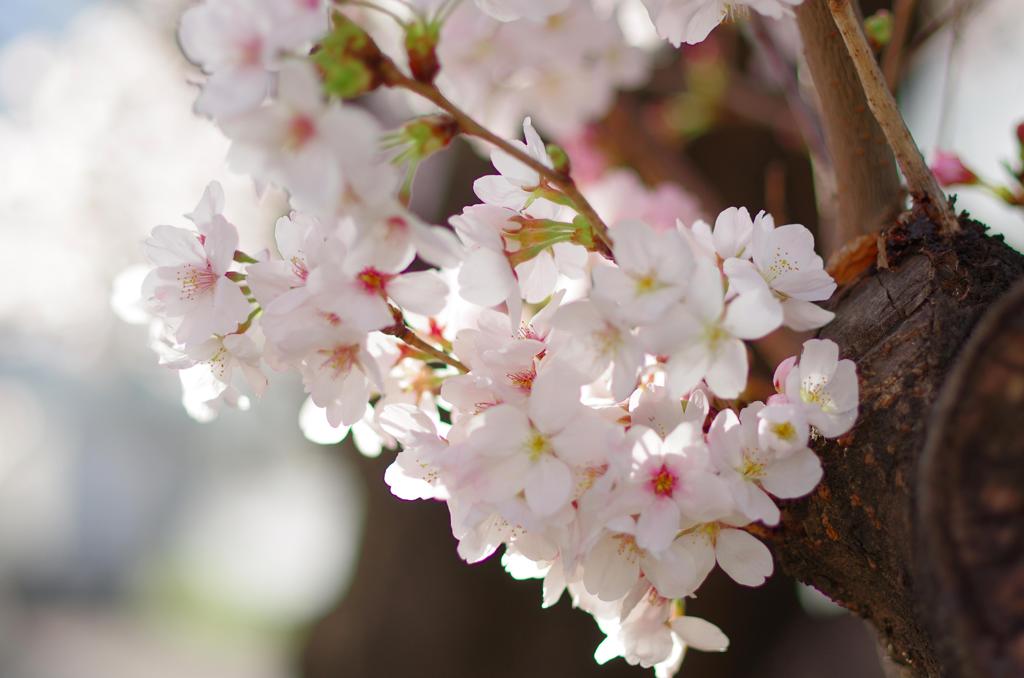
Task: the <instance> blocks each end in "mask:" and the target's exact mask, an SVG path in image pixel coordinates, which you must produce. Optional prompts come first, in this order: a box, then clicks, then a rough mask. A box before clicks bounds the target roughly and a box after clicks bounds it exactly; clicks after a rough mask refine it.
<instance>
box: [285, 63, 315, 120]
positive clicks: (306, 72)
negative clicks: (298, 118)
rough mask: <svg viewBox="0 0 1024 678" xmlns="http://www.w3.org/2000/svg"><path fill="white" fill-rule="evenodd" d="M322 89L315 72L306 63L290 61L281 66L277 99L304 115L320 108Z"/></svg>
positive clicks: (310, 65)
mask: <svg viewBox="0 0 1024 678" xmlns="http://www.w3.org/2000/svg"><path fill="white" fill-rule="evenodd" d="M322 92H323V88H322V86H321V84H320V79H319V78H318V77H317V74H316V70H315V68H314V67H313V65H312V64H311V63H309V62H308V61H302V60H299V59H290V60H288V61H286V62H285V63H284V65H283V66H281V72H280V75H279V76H278V79H277V98H278V100H280V101H282V102H284V103H286V104H288V105H289V106H290V107H291V108H293V109H296V110H298V111H302V112H304V113H310V112H318V111H319V109H320V108H321V107H322V105H323V103H322V96H323V95H322Z"/></svg>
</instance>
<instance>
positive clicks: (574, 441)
mask: <svg viewBox="0 0 1024 678" xmlns="http://www.w3.org/2000/svg"><path fill="white" fill-rule="evenodd" d="M616 433H618V430H617V429H616V428H615V427H614V425H613V424H611V423H609V422H607V421H606V420H604V419H603V418H601V417H600V416H599V415H596V414H592V413H591V412H589V411H587V410H583V412H582V413H579V414H577V415H576V416H574V417H573V418H572V419H570V420H569V422H568V423H567V424H566V426H565V428H564V429H562V431H561V432H560V433H558V434H557V435H555V436H553V437H552V438H551V446H552V447H553V448H554V449H555V452H557V453H558V457H559V458H560V459H563V460H565V461H566V462H567V463H569V464H572V465H573V466H591V465H596V464H603V463H605V462H606V461H607V459H608V456H609V454H610V453H611V451H612V449H613V447H614V446H615V445H616V444H618V443H617V436H616ZM620 435H621V434H620Z"/></svg>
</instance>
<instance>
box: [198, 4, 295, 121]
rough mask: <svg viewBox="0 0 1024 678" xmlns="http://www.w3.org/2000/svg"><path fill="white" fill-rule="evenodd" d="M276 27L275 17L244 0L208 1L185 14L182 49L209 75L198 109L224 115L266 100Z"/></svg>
mask: <svg viewBox="0 0 1024 678" xmlns="http://www.w3.org/2000/svg"><path fill="white" fill-rule="evenodd" d="M271 29H272V26H271V21H270V16H269V15H268V14H267V13H266V12H263V11H260V10H259V9H257V6H254V4H253V3H250V2H245V1H244V0H206V2H202V3H200V4H197V5H195V6H193V7H190V8H189V9H188V10H187V11H186V12H185V14H184V15H183V16H182V17H181V26H180V27H179V29H178V40H179V42H180V44H181V49H182V51H184V53H185V56H186V57H188V59H189V60H190V61H192V62H194V63H196V64H198V65H199V66H201V67H202V69H203V70H204V71H205V72H206V73H208V74H209V77H208V78H207V80H206V82H205V83H204V85H203V91H202V93H201V94H200V95H199V98H198V99H197V100H196V107H195V108H196V112H197V113H200V114H202V115H209V116H212V117H215V118H221V117H226V116H230V115H236V114H238V113H242V112H243V111H247V110H251V109H253V108H255V107H256V106H258V105H259V104H260V103H262V101H263V99H264V97H265V96H266V95H267V93H268V91H269V90H270V85H271V83H272V82H273V75H272V74H271V72H270V69H271V67H272V65H273V62H274V57H275V55H274V48H275V46H274V44H273V41H272V40H271V37H270V34H271Z"/></svg>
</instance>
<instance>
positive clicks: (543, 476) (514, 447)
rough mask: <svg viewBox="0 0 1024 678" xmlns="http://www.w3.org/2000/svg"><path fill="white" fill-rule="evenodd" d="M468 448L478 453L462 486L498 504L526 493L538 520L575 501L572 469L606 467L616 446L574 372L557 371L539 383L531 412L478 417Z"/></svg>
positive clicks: (508, 408)
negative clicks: (582, 397)
mask: <svg viewBox="0 0 1024 678" xmlns="http://www.w3.org/2000/svg"><path fill="white" fill-rule="evenodd" d="M474 424H475V427H474V429H473V430H472V433H471V434H470V438H469V440H468V444H469V445H471V446H472V447H473V449H474V450H475V451H476V455H477V456H476V458H475V459H474V462H475V463H474V464H473V465H472V468H471V469H470V470H469V471H468V472H466V473H465V474H464V475H463V477H462V478H461V480H460V485H461V488H458V489H453V491H467V490H468V491H471V493H472V495H473V496H474V497H476V498H479V499H486V500H488V501H490V502H492V503H500V502H502V501H505V500H508V499H512V498H513V497H515V496H516V495H517V494H519V493H520V492H523V493H524V496H525V499H526V504H527V506H528V507H529V509H530V510H531V511H533V512H534V513H535V514H536V515H538V516H550V515H552V514H554V513H555V512H556V511H558V510H559V509H561V508H564V507H565V506H566V505H567V504H568V502H569V501H570V499H571V497H572V489H573V482H572V471H571V468H570V467H571V466H587V465H592V464H595V463H601V462H602V461H603V457H604V456H605V455H606V454H607V451H608V446H609V445H610V443H611V436H610V433H611V432H610V430H609V428H610V427H608V426H606V425H604V424H603V421H602V420H601V419H600V418H599V417H597V416H595V415H593V414H592V413H590V411H589V410H587V409H586V408H584V407H583V406H582V405H580V403H579V385H578V384H577V383H576V382H575V380H574V379H573V377H572V373H571V372H569V371H568V370H566V369H564V368H558V367H552V368H549V369H547V370H544V371H542V372H541V373H540V374H538V375H537V377H536V379H534V381H533V384H532V388H531V391H530V395H529V397H528V399H527V402H526V406H525V409H520V408H519V407H516V406H514V405H496V406H494V407H491V408H488V409H486V410H485V411H483V412H482V413H481V414H479V415H477V417H476V418H475V419H474Z"/></svg>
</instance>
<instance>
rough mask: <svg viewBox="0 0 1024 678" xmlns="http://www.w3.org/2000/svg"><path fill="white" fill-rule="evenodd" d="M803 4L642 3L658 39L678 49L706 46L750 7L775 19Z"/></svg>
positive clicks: (755, 0) (776, 0)
mask: <svg viewBox="0 0 1024 678" xmlns="http://www.w3.org/2000/svg"><path fill="white" fill-rule="evenodd" d="M802 1H803V0H740V1H739V2H737V1H736V0H643V3H644V5H646V6H647V11H648V12H650V15H651V20H652V21H653V22H654V25H655V27H656V28H657V29H658V35H660V36H661V37H663V38H665V39H667V40H668V41H669V42H671V43H672V44H673V45H675V46H676V47H678V46H679V45H681V44H682V43H686V44H689V45H693V44H696V43H698V42H703V41H704V39H705V38H707V37H708V35H709V34H710V33H711V31H712V30H714V29H715V27H716V26H718V24H720V23H722V21H724V20H725V19H726V18H727V17H728V16H729V15H730V14H731V13H732V12H736V11H738V10H739V9H741V8H743V7H750V8H751V9H753V10H754V11H756V12H758V13H759V14H763V15H765V16H767V17H771V18H773V19H780V18H782V17H783V16H787V15H789V14H792V9H791V7H793V6H795V5H799V4H800V3H801V2H802Z"/></svg>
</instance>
